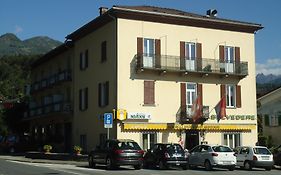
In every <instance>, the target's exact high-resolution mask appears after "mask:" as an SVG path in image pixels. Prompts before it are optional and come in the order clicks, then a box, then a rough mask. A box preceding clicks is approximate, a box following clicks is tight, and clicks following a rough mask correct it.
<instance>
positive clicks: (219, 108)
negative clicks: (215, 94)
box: [215, 96, 226, 122]
mask: <svg viewBox="0 0 281 175" xmlns="http://www.w3.org/2000/svg"><path fill="white" fill-rule="evenodd" d="M225 108H226V102H225V96H224V97H222V98H221V100H220V101H219V102H218V104H217V105H216V106H215V110H216V113H217V120H218V122H219V121H220V119H224V118H225V117H226V110H225Z"/></svg>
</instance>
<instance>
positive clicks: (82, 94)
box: [79, 88, 88, 111]
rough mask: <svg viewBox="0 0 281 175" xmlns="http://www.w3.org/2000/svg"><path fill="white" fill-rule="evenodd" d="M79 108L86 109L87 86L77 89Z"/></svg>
mask: <svg viewBox="0 0 281 175" xmlns="http://www.w3.org/2000/svg"><path fill="white" fill-rule="evenodd" d="M79 109H80V111H84V110H86V109H88V88H84V89H80V90H79Z"/></svg>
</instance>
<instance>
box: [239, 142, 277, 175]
mask: <svg viewBox="0 0 281 175" xmlns="http://www.w3.org/2000/svg"><path fill="white" fill-rule="evenodd" d="M235 152H236V157H237V165H238V166H240V167H241V168H242V169H247V170H251V169H252V168H253V167H259V168H265V169H266V170H268V171H270V170H271V169H272V166H273V164H274V163H273V155H272V154H271V152H270V151H269V150H268V149H267V148H266V147H264V146H254V147H252V146H240V147H237V148H235Z"/></svg>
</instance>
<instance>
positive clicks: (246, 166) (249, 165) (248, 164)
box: [244, 161, 253, 170]
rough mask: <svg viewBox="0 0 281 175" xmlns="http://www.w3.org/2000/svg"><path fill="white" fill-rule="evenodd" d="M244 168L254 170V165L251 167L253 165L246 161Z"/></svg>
mask: <svg viewBox="0 0 281 175" xmlns="http://www.w3.org/2000/svg"><path fill="white" fill-rule="evenodd" d="M244 168H245V169H246V170H252V168H253V167H252V165H251V163H250V162H249V161H246V162H245V163H244Z"/></svg>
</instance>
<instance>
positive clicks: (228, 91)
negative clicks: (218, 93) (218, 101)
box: [225, 84, 237, 108]
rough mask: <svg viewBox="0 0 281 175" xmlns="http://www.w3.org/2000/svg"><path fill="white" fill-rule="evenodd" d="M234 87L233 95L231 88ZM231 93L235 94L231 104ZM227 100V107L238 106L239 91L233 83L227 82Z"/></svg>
mask: <svg viewBox="0 0 281 175" xmlns="http://www.w3.org/2000/svg"><path fill="white" fill-rule="evenodd" d="M230 88H233V93H234V94H233V95H232V94H231V93H232V92H231V89H230ZM231 95H232V96H233V104H231V103H232V102H231ZM225 96H226V98H225V100H226V107H227V108H236V96H237V92H236V85H233V84H226V85H225Z"/></svg>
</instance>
